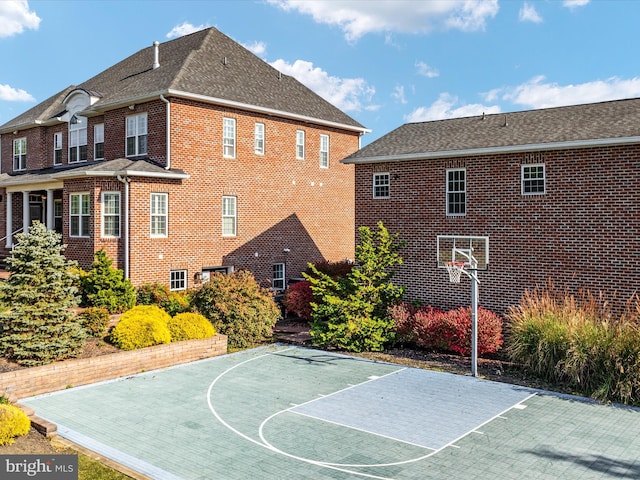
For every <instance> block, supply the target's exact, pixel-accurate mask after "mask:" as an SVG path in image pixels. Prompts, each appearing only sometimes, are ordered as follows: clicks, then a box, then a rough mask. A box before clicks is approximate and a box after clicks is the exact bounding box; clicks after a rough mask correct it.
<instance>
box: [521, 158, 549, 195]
mask: <svg viewBox="0 0 640 480" xmlns="http://www.w3.org/2000/svg"><path fill="white" fill-rule="evenodd" d="M544 193H545V178H544V164H538V165H522V195H543V194H544Z"/></svg>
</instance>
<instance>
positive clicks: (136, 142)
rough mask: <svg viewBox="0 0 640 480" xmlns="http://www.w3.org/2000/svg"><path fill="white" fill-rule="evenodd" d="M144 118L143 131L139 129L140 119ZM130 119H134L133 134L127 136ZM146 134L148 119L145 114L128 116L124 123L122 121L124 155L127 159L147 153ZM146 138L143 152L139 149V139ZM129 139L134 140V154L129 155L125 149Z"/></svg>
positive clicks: (147, 141) (147, 142)
mask: <svg viewBox="0 0 640 480" xmlns="http://www.w3.org/2000/svg"><path fill="white" fill-rule="evenodd" d="M141 118H144V119H145V122H144V130H143V129H141V126H140V124H141V122H140V119H141ZM130 119H135V132H133V134H132V135H129V120H130ZM148 132H149V118H148V116H147V114H146V113H139V114H137V115H129V116H128V117H125V121H124V138H125V140H124V153H125V156H127V157H138V156H140V155H146V154H147V153H148V152H149V137H148ZM143 136H144V137H147V140H146V142H145V147H146V148H145V150H144V151H142V150H141V149H140V137H143ZM130 138H134V139H135V140H134V142H133V143H134V152H132V153H130V152H128V151H127V147H128V145H129V139H130Z"/></svg>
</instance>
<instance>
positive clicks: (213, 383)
mask: <svg viewBox="0 0 640 480" xmlns="http://www.w3.org/2000/svg"><path fill="white" fill-rule="evenodd" d="M295 349H296V347H291V348H286V349H284V350H280V351H279V352H278V353H281V352H286V351H287V350H295ZM269 355H272V354H271V353H266V354H264V355H259V356H257V357H253V358H249V359H248V360H245V361H243V362H240V363H238V364H236V365H234V366H233V367H231V368H228V369H227V370H225V371H224V372H222V373H221V374H220V375H218V376H217V377H216V378H215V380H213V382H211V385H209V389H208V390H207V404H208V405H209V410H211V412H212V413H213V415H214V416H215V417H216V419H217V420H218V421H219V422H220V423H221V424H222V425H224V426H225V427H227V428H228V429H229V430H231V431H232V432H233V433H235V434H236V435H239V436H240V437H242V438H244V439H245V440H248V441H250V442H251V443H254V444H255V445H258V446H260V447H263V448H266V449H267V450H271V451H272V452H274V453H278V454H280V455H284V456H286V457H289V458H292V459H294V460H299V461H301V462H305V463H309V464H311V465H316V466H319V467H323V468H329V469H331V470H337V471H340V472H344V473H350V474H353V475H358V476H361V477H366V478H373V479H375V480H393V479H391V478H387V477H379V476H376V475H369V474H367V473H362V472H354V471H352V470H347V469H344V468H339V467H337V466H333V465H328V464H324V463H322V462H318V461H315V460H311V459H308V458H303V457H298V456H296V455H292V454H290V453H287V452H283V451H281V450H278V449H276V448H275V447H273V446H271V445H269V444H266V443H262V442H258V441H257V440H254V439H253V438H251V437H249V436H247V435H245V434H244V433H242V432H240V431H239V430H237V429H235V428H234V427H232V426H231V425H229V424H228V423H227V422H225V421H224V420H223V419H222V417H221V416H220V415H219V414H218V412H217V411H216V409H215V408H214V407H213V405H212V403H211V392H212V391H213V387H214V385H215V384H216V383H217V382H218V380H220V379H221V378H222V377H223V376H225V375H226V374H227V373H229V372H230V371H232V370H234V369H236V368H238V367H239V366H241V365H244V364H246V363H249V362H252V361H254V360H257V359H259V358H263V357H267V356H269ZM365 383H366V382H365ZM312 401H314V400H312ZM307 403H309V402H307ZM302 405H304V404H302Z"/></svg>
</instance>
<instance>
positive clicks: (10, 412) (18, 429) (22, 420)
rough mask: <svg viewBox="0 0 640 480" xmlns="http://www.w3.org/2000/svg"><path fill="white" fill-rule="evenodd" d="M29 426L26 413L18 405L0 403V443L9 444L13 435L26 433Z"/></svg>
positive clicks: (12, 439) (11, 442)
mask: <svg viewBox="0 0 640 480" xmlns="http://www.w3.org/2000/svg"><path fill="white" fill-rule="evenodd" d="M30 428H31V422H30V421H29V417H27V414H26V413H24V412H23V411H22V410H20V409H19V408H18V407H15V406H13V405H8V404H6V403H3V404H0V445H11V444H13V443H14V442H15V437H19V436H22V435H26V434H27V433H29V429H30Z"/></svg>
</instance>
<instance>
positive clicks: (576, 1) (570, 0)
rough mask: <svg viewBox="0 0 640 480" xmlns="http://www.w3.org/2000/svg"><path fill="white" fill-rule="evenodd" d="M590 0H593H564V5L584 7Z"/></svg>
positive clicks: (572, 7)
mask: <svg viewBox="0 0 640 480" xmlns="http://www.w3.org/2000/svg"><path fill="white" fill-rule="evenodd" d="M590 1H591V0H564V1H563V2H562V6H563V7H567V8H571V9H574V8H578V7H584V6H585V5H586V4H588V3H589V2H590Z"/></svg>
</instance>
